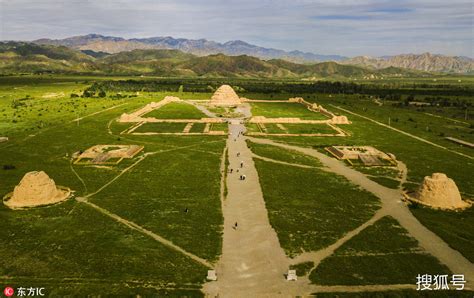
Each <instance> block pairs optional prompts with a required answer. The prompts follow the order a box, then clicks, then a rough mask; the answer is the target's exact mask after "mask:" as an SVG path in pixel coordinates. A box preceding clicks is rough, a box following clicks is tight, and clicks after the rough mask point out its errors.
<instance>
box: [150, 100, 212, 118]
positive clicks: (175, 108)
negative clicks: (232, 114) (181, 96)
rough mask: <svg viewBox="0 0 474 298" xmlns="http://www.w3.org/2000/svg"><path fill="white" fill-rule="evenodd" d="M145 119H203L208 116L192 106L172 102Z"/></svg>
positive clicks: (152, 112)
mask: <svg viewBox="0 0 474 298" xmlns="http://www.w3.org/2000/svg"><path fill="white" fill-rule="evenodd" d="M143 117H152V118H156V119H201V118H205V117H207V116H206V115H205V114H204V113H203V112H201V111H200V110H198V109H197V108H196V107H195V106H193V105H191V104H187V103H184V102H171V103H168V104H166V105H164V106H162V107H161V108H159V109H156V110H153V111H151V112H149V113H147V114H145V115H143Z"/></svg>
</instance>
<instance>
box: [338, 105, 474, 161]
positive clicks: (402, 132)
mask: <svg viewBox="0 0 474 298" xmlns="http://www.w3.org/2000/svg"><path fill="white" fill-rule="evenodd" d="M330 106H332V107H334V108H336V109H339V110H341V111H344V112H346V113H349V114H352V115H355V116H358V117H361V118H364V119H365V120H369V121H371V122H373V123H376V124H378V125H380V126H383V127H385V128H388V129H391V130H394V131H396V132H399V133H401V134H404V135H406V136H409V137H410V138H413V139H415V140H418V141H421V142H423V143H426V144H429V145H432V146H435V147H438V148H441V149H444V150H447V151H449V152H452V153H455V154H457V155H460V156H464V157H467V158H469V159H474V157H472V156H469V155H467V154H464V153H461V152H458V151H455V150H452V149H449V148H447V147H444V146H441V145H439V144H436V143H433V142H431V141H428V140H426V139H423V138H421V137H418V136H415V135H413V134H411V133H408V132H406V131H403V130H400V129H398V128H395V127H392V126H389V125H387V124H385V123H382V122H379V121H377V120H374V119H372V118H369V117H367V116H363V115H361V114H357V113H354V112H352V111H349V110H347V109H344V108H341V107H339V106H335V105H333V104H330Z"/></svg>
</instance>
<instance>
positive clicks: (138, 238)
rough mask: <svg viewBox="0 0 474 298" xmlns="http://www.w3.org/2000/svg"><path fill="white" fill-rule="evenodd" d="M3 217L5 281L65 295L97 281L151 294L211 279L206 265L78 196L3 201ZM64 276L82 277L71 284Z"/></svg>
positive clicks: (1, 271)
mask: <svg viewBox="0 0 474 298" xmlns="http://www.w3.org/2000/svg"><path fill="white" fill-rule="evenodd" d="M0 216H1V218H2V229H1V230H0V237H1V238H2V239H3V240H4V241H2V244H1V245H0V255H1V256H2V257H1V258H0V276H1V277H0V283H2V284H9V285H12V286H14V285H18V286H25V284H28V285H29V286H30V285H32V284H37V285H38V286H42V287H47V289H46V290H47V292H48V294H51V295H53V294H55V295H60V294H65V293H64V292H63V291H64V290H66V291H65V292H66V293H68V294H71V292H72V293H74V292H75V291H80V293H81V294H85V293H88V291H89V290H88V288H89V284H90V283H92V288H93V289H94V288H95V289H96V290H100V291H101V292H102V293H111V292H112V293H116V294H119V295H125V294H130V293H132V292H133V293H135V294H136V293H145V294H146V293H149V292H150V290H149V289H147V288H149V286H150V285H154V286H155V287H158V288H159V287H168V286H169V287H171V288H177V289H179V288H180V287H184V288H191V289H192V288H194V289H199V288H200V284H201V283H202V282H203V279H204V278H205V274H206V270H207V269H206V268H205V267H203V266H202V265H201V264H199V263H196V262H194V261H193V260H191V259H189V258H188V257H186V256H184V255H182V254H181V253H178V252H176V251H174V250H171V249H169V248H167V247H165V246H163V245H162V244H160V243H158V242H156V241H154V240H152V239H151V238H149V237H147V236H144V235H142V234H140V233H138V232H136V231H134V230H131V229H129V228H127V227H125V226H122V225H120V224H117V223H116V222H114V221H113V220H111V219H110V218H108V217H106V216H104V215H101V214H100V213H98V212H96V211H95V210H93V209H91V208H90V207H88V206H85V205H82V204H80V203H78V202H76V201H75V200H69V201H67V202H66V203H63V204H60V205H56V206H53V207H47V208H38V209H31V210H27V211H15V212H12V211H10V210H7V209H6V208H5V207H3V205H2V206H0ZM64 279H76V280H75V281H73V282H71V283H69V284H68V286H65V280H64ZM129 281H130V284H128V282H129ZM45 283H46V284H45ZM126 284H128V286H125V285H126ZM109 286H110V290H109V288H108V287H109ZM62 287H65V288H66V289H62ZM91 294H92V293H91Z"/></svg>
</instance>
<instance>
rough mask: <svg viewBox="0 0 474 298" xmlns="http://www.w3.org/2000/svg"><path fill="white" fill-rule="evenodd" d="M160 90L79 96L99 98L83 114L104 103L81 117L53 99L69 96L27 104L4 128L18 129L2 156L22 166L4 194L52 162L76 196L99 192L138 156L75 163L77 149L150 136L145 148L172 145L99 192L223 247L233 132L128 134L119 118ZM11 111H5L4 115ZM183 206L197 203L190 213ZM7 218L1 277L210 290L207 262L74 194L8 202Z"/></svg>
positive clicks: (150, 220)
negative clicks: (222, 169) (225, 172)
mask: <svg viewBox="0 0 474 298" xmlns="http://www.w3.org/2000/svg"><path fill="white" fill-rule="evenodd" d="M4 88H5V87H4ZM28 88H30V87H28ZM55 88H56V87H55ZM31 89H32V90H35V88H33V87H31ZM47 90H50V89H47ZM53 90H62V89H61V87H57V89H53ZM38 92H39V93H41V94H42V92H43V91H41V92H40V91H38ZM28 93H32V92H29V91H28ZM2 96H3V97H2ZM155 99H156V97H152V96H149V95H144V96H142V97H136V98H133V100H128V99H127V101H125V103H126V104H125V105H123V106H119V107H117V108H115V109H112V110H107V111H105V108H107V107H110V106H114V105H117V104H120V103H122V101H117V100H112V99H108V98H103V99H98V98H93V99H82V98H79V99H75V100H78V101H82V100H84V102H89V101H90V102H91V104H88V106H87V109H86V108H85V109H84V111H83V112H81V114H80V115H82V114H85V115H88V114H91V113H95V112H101V113H99V114H96V115H93V116H90V117H86V118H84V119H83V120H81V121H80V123H79V125H78V124H77V123H76V122H70V120H72V119H74V118H76V117H77V113H76V111H74V110H73V109H71V108H67V109H63V110H62V112H61V113H57V112H55V111H54V109H53V108H54V107H60V106H62V105H66V103H68V102H69V100H70V99H69V98H68V97H64V98H57V99H54V100H52V99H51V100H49V101H48V105H47V106H49V107H50V108H49V109H48V110H47V111H45V110H43V111H42V112H43V114H42V116H33V115H34V114H31V115H30V114H28V115H27V116H25V117H28V118H27V119H25V120H24V122H22V123H20V122H18V123H15V124H12V123H10V124H8V125H9V126H8V130H4V129H2V132H1V133H0V135H4V133H5V132H10V133H8V134H7V136H9V137H10V140H9V141H8V142H6V143H2V144H0V166H2V167H3V165H13V166H15V169H13V170H4V169H2V168H0V181H2V183H0V194H1V196H3V195H5V194H6V193H8V192H11V191H12V190H13V188H14V186H15V185H17V184H18V182H19V181H20V180H21V178H22V177H23V175H24V174H25V173H26V172H29V171H33V170H44V171H45V172H46V173H47V174H48V175H49V176H50V177H51V178H52V179H54V180H55V182H56V183H57V184H58V185H63V186H67V187H70V188H71V189H73V190H74V191H75V195H76V196H83V195H86V194H88V193H92V192H94V191H96V190H98V189H99V188H100V187H101V186H103V185H104V184H106V183H107V182H109V181H110V180H111V179H113V178H114V177H116V176H117V175H118V174H120V172H121V171H122V170H124V169H125V168H127V167H128V166H130V165H131V164H132V163H133V162H135V161H136V160H137V158H135V159H133V160H124V161H122V163H120V164H119V165H115V166H111V167H92V166H84V165H71V160H70V159H71V155H72V153H74V152H76V151H79V150H85V149H87V148H89V147H91V146H94V145H97V144H137V145H144V146H145V149H144V153H146V152H155V151H163V152H162V153H159V154H156V155H151V156H148V157H147V158H146V163H145V162H144V163H141V164H139V165H137V166H136V168H134V169H133V170H132V171H130V172H129V173H127V174H124V175H123V176H122V177H121V178H119V179H118V180H117V183H114V184H112V185H111V186H110V187H109V188H106V189H105V190H104V193H100V194H101V195H103V194H105V195H104V196H102V197H101V196H97V197H93V201H94V200H96V201H97V202H96V203H97V204H99V205H101V206H102V207H106V208H108V206H111V207H110V210H111V211H112V212H115V211H117V213H118V214H119V215H121V216H124V217H125V218H128V219H131V220H136V221H137V223H138V224H143V225H144V226H145V227H146V228H148V229H150V230H152V231H154V232H156V233H159V234H160V235H161V236H163V237H165V238H167V239H169V240H171V241H173V242H174V243H175V244H176V245H179V246H182V247H183V248H184V249H186V250H188V251H190V252H193V253H196V254H198V255H200V256H202V257H203V258H207V259H209V260H215V259H216V258H217V256H218V255H219V254H220V250H221V230H222V227H221V225H222V214H221V210H220V200H219V181H220V173H219V165H220V156H221V154H222V150H223V147H224V138H221V137H208V136H206V137H203V138H200V137H186V138H183V137H174V136H133V135H119V132H120V131H122V130H123V129H124V128H125V127H124V126H123V125H121V124H120V123H116V122H114V121H111V120H113V119H115V118H116V117H118V116H119V115H121V114H122V113H124V112H129V111H131V110H135V109H137V108H140V107H141V106H143V105H144V104H146V103H147V102H150V101H152V100H155ZM8 100H10V98H9V99H8ZM36 100H38V102H36ZM29 101H30V103H31V105H30V104H29V105H28V109H30V106H31V108H32V109H42V105H43V101H44V99H36V98H35V99H31V100H29ZM10 102H11V101H10ZM0 103H1V105H2V106H3V107H4V108H5V109H6V110H5V113H6V114H7V115H8V114H9V113H11V112H12V111H11V110H12V109H13V108H12V107H11V106H10V103H9V102H7V99H6V97H5V96H4V93H2V91H1V90H0ZM104 107H105V108H104ZM27 111H28V110H27ZM25 115H26V114H25ZM38 119H42V120H43V123H44V124H43V125H42V126H39V127H38V125H37V121H39V120H38ZM7 120H8V119H6V118H4V117H2V116H1V115H0V122H2V123H7ZM108 127H110V132H109V131H108ZM183 128H184V126H183ZM181 130H182V129H181ZM210 138H212V139H210ZM167 150H172V151H167ZM183 169H187V171H183ZM73 170H74V171H75V172H76V173H77V175H78V176H79V177H78V176H77V175H76V174H75V173H74V171H73ZM81 180H82V181H81ZM115 193H116V194H117V195H115ZM107 194H108V195H110V196H108V195H107ZM106 195H107V196H106ZM119 208H123V209H124V210H118V209H119ZM184 208H189V212H188V213H187V214H186V216H184V212H183V211H184ZM0 218H1V219H2V229H1V231H0V237H1V239H2V240H4V241H2V244H0V259H1V260H2V261H0V276H1V278H0V283H2V284H10V285H23V286H24V285H25V284H27V285H31V286H33V285H38V286H46V287H47V291H48V294H51V295H71V294H74V293H75V294H81V295H85V294H97V293H108V294H113V295H118V296H125V295H136V294H141V295H156V294H158V293H159V294H161V295H170V296H174V295H178V296H182V295H188V296H189V295H192V296H200V295H202V294H201V293H200V291H199V289H200V287H201V285H202V283H203V282H204V279H205V276H206V270H207V268H204V267H203V266H202V265H200V264H199V263H196V262H194V261H193V260H191V259H189V258H188V257H186V256H184V255H182V254H181V253H178V252H176V251H174V250H171V249H169V248H167V247H166V246H163V245H162V244H160V243H159V242H156V241H155V240H152V239H150V238H149V237H147V236H143V235H142V234H140V233H138V232H136V231H134V230H131V229H129V228H127V227H125V226H123V225H120V224H118V223H116V222H115V221H114V220H112V219H110V218H108V217H106V216H103V215H101V214H100V213H98V212H97V211H95V210H94V209H91V208H89V207H88V206H86V205H83V204H81V203H78V202H76V201H75V200H74V199H70V200H69V201H67V202H65V203H62V204H59V205H55V206H52V207H48V208H38V209H30V210H25V211H11V210H9V209H7V208H5V207H4V206H3V204H2V205H1V206H0ZM196 223H199V225H197V224H196ZM19 231H21V232H19ZM65 278H66V279H68V278H70V279H77V280H71V281H67V280H64V279H65ZM165 288H166V289H165Z"/></svg>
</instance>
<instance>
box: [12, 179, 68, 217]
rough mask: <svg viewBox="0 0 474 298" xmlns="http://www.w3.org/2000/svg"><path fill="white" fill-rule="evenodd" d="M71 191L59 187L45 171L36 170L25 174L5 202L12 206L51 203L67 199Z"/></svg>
mask: <svg viewBox="0 0 474 298" xmlns="http://www.w3.org/2000/svg"><path fill="white" fill-rule="evenodd" d="M70 193H71V191H70V190H69V189H64V188H58V187H57V186H56V183H55V182H54V180H53V179H51V178H49V176H48V175H47V174H46V173H45V172H43V171H41V172H37V171H34V172H29V173H26V174H25V176H24V177H23V179H21V181H20V184H18V185H17V186H15V189H14V190H13V194H12V195H11V197H10V198H9V199H7V200H5V201H4V203H5V205H7V206H8V207H10V208H27V207H36V206H42V205H50V204H54V203H58V202H61V201H64V200H66V199H67V198H68V197H69V195H70Z"/></svg>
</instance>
